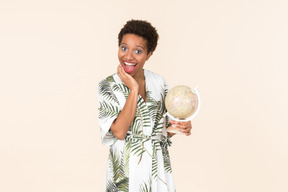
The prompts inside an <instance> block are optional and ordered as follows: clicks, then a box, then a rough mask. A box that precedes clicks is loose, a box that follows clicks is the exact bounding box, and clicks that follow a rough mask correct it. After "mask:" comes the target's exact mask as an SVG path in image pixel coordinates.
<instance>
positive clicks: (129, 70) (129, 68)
mask: <svg viewBox="0 0 288 192" xmlns="http://www.w3.org/2000/svg"><path fill="white" fill-rule="evenodd" d="M123 63H124V70H125V72H126V73H132V72H133V71H134V70H135V69H136V65H137V63H130V62H125V61H123Z"/></svg>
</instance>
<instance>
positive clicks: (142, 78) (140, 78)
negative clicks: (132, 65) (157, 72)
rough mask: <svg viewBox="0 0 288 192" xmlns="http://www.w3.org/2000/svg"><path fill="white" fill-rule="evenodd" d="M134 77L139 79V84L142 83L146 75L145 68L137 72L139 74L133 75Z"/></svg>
mask: <svg viewBox="0 0 288 192" xmlns="http://www.w3.org/2000/svg"><path fill="white" fill-rule="evenodd" d="M133 78H134V79H135V80H136V81H137V83H138V84H140V83H141V82H143V81H145V76H144V70H143V72H142V73H140V74H137V76H136V75H135V76H133Z"/></svg>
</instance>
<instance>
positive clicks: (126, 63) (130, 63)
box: [124, 62, 136, 65]
mask: <svg viewBox="0 0 288 192" xmlns="http://www.w3.org/2000/svg"><path fill="white" fill-rule="evenodd" d="M124 63H125V65H136V64H134V63H127V62H124Z"/></svg>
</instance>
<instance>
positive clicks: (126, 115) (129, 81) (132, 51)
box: [111, 34, 192, 140]
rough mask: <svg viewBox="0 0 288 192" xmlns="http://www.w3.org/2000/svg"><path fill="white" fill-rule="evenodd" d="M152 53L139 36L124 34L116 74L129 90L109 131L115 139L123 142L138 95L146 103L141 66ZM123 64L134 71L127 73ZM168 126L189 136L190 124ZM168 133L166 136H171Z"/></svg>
mask: <svg viewBox="0 0 288 192" xmlns="http://www.w3.org/2000/svg"><path fill="white" fill-rule="evenodd" d="M151 55H152V52H149V53H148V50H147V41H146V40H145V39H143V38H142V37H140V36H137V35H134V34H125V35H124V36H123V38H122V41H121V43H120V46H119V51H118V59H119V62H120V64H119V65H118V67H117V74H118V76H119V78H120V79H121V81H122V82H123V83H124V84H125V85H126V86H127V87H128V88H129V89H130V93H129V95H128V98H127V100H126V103H125V105H124V107H123V109H122V111H121V112H120V114H119V116H118V117H117V119H115V120H114V122H113V123H112V125H111V131H112V133H113V134H114V136H115V137H117V138H118V139H120V140H123V139H124V138H125V136H126V134H127V131H128V129H129V127H130V125H131V123H132V121H133V119H134V116H135V113H136V108H137V100H138V94H140V95H141V96H142V98H143V99H144V101H145V102H146V90H145V76H144V71H143V66H144V64H145V62H146V61H147V60H148V59H149V58H150V56H151ZM124 62H129V63H133V64H136V67H135V70H134V71H132V72H131V73H127V72H125V70H124V67H125V66H124ZM169 122H170V125H169V126H172V125H174V126H176V127H178V128H179V129H181V131H182V132H183V133H185V134H186V135H187V136H188V135H191V129H192V125H191V122H190V121H189V122H176V121H169ZM173 135H174V134H173V133H168V136H173Z"/></svg>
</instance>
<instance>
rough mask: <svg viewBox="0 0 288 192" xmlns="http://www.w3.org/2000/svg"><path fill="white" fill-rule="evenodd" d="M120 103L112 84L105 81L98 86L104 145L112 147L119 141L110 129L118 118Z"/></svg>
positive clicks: (100, 122) (100, 123)
mask: <svg viewBox="0 0 288 192" xmlns="http://www.w3.org/2000/svg"><path fill="white" fill-rule="evenodd" d="M119 109H120V107H119V101H118V99H117V98H116V96H115V94H114V93H113V90H112V88H111V85H110V83H109V82H108V81H107V80H103V81H101V82H100V83H99V84H98V112H99V126H100V131H101V139H102V144H103V145H106V146H111V145H113V144H114V142H115V141H116V140H117V138H116V137H115V136H114V135H113V133H112V131H111V129H110V127H111V125H112V123H113V121H114V120H115V119H116V118H117V117H118V115H119V113H120V111H119Z"/></svg>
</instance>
